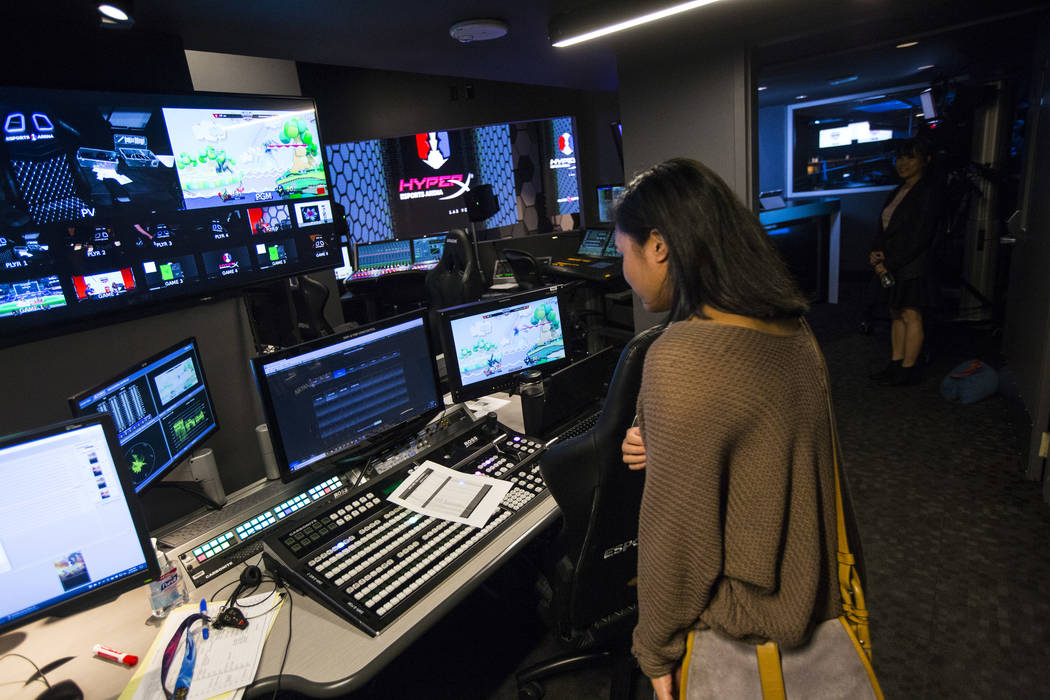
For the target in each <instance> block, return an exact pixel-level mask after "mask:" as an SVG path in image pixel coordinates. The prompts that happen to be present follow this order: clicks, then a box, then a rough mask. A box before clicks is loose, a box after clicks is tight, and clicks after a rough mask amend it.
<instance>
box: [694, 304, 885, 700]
mask: <svg viewBox="0 0 1050 700" xmlns="http://www.w3.org/2000/svg"><path fill="white" fill-rule="evenodd" d="M802 323H803V325H804V326H805V329H806V330H807V331H808V332H809V333H810V337H811V338H812V339H813V346H814V348H815V349H816V351H817V357H819V358H820V363H821V366H822V367H823V370H824V385H825V387H830V386H831V384H830V381H829V380H828V373H827V366H826V365H825V364H824V356H823V355H822V354H821V352H820V347H819V346H818V345H817V341H816V338H815V337H814V336H813V332H812V330H810V328H809V325H808V324H807V323H806V322H805V320H804V319H803V321H802ZM827 404H828V417H829V419H830V424H831V452H832V460H833V463H834V470H835V511H836V513H835V518H836V521H837V523H838V554H837V559H838V579H839V590H840V592H841V593H842V615H840V616H839V617H837V618H834V619H831V620H825V621H824V622H822V623H820V624H819V625H817V626H816V628H815V629H814V630H813V635H812V637H810V640H809V642H808V643H807V644H805V645H804V646H801V647H798V648H797V649H781V648H780V647H779V645H777V644H776V642H766V643H765V644H758V645H755V644H748V643H746V642H742V641H739V640H736V639H732V638H730V637H726V636H725V635H723V634H721V633H720V632H718V631H717V630H713V629H706V630H692V631H691V632H690V633H689V636H688V638H687V640H686V652H685V658H684V659H683V660H682V678H681V684H680V687H681V690H680V694H679V697H680V698H681V700H713V699H715V698H759V697H760V698H763V699H764V700H783V699H784V698H805V699H806V700H825V699H827V700H831V699H832V698H849V699H850V700H854V699H858V700H859V699H861V698H869V699H873V700H883V695H882V689H881V688H880V687H879V681H878V679H877V678H876V677H875V671H874V669H873V668H872V666H871V636H870V634H869V632H868V609H867V605H866V604H865V602H864V591H863V590H862V589H861V582H860V576H859V575H858V573H857V569H856V561H855V560H854V558H853V555H852V554H851V553H850V548H849V540H848V538H847V536H846V517H845V513H844V512H843V506H842V486H841V483H840V479H839V440H838V430H837V428H836V427H835V413H834V411H833V410H832V406H831V392H830V388H829V389H828V393H827Z"/></svg>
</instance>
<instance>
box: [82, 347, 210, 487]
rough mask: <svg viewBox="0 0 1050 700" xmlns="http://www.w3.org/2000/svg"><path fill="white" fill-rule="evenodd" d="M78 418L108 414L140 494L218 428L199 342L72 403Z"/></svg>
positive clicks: (154, 359)
mask: <svg viewBox="0 0 1050 700" xmlns="http://www.w3.org/2000/svg"><path fill="white" fill-rule="evenodd" d="M69 405H70V408H71V409H72V411H73V415H74V416H81V415H85V414H89V413H108V414H110V415H111V416H113V421H114V423H115V424H116V427H117V439H118V441H119V442H120V447H121V449H122V450H123V452H124V455H125V456H126V458H127V464H128V470H129V477H130V481H131V484H132V486H134V488H135V491H136V492H138V491H141V490H143V489H144V488H146V487H147V486H149V485H150V484H151V483H154V482H156V481H157V480H159V479H160V478H162V477H163V476H164V475H165V474H167V473H168V472H170V471H171V470H172V469H173V468H174V467H175V466H177V465H178V464H179V462H181V461H182V460H183V459H185V458H187V457H189V455H190V452H191V451H192V450H193V449H194V448H195V447H197V446H198V445H200V444H201V442H203V441H204V440H205V439H207V438H208V437H210V436H211V435H212V434H213V433H214V432H215V431H216V430H218V429H219V423H218V420H217V418H216V416H215V408H214V406H213V405H212V401H211V397H210V396H209V395H208V385H207V382H206V381H205V379H204V366H203V365H202V364H201V358H200V352H199V351H198V349H197V342H196V340H195V339H194V338H187V339H186V340H183V341H182V342H179V343H176V344H175V345H173V346H171V347H169V348H167V349H166V350H162V351H161V352H159V353H157V354H156V355H154V356H152V357H150V358H148V359H146V360H143V361H141V362H139V363H137V364H135V365H133V366H132V367H129V368H127V369H126V370H124V371H122V372H120V373H119V374H117V375H116V376H115V377H112V378H110V379H108V380H106V381H105V382H103V383H102V384H100V385H98V386H97V387H95V388H93V389H89V390H87V391H83V392H81V393H79V394H77V395H76V396H73V397H72V398H70V400H69Z"/></svg>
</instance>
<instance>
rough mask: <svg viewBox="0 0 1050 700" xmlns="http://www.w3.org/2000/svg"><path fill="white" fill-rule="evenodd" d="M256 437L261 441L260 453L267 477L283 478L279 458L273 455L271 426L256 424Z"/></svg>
mask: <svg viewBox="0 0 1050 700" xmlns="http://www.w3.org/2000/svg"><path fill="white" fill-rule="evenodd" d="M255 439H256V440H258V441H259V453H260V454H261V455H262V461H263V469H265V470H266V478H267V479H270V480H271V481H272V480H274V479H280V478H281V471H280V469H278V468H277V459H276V458H275V457H274V456H273V443H272V442H271V441H270V428H269V427H268V426H267V425H266V423H261V424H259V425H257V426H255Z"/></svg>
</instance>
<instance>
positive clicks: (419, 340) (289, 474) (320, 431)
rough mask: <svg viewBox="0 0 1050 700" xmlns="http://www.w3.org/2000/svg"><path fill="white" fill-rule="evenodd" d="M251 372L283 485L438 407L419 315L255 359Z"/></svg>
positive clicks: (368, 446)
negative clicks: (256, 385) (308, 469)
mask: <svg viewBox="0 0 1050 700" xmlns="http://www.w3.org/2000/svg"><path fill="white" fill-rule="evenodd" d="M252 370H253V372H254V374H255V380H256V383H257V384H258V387H259V394H260V396H261V398H262V404H263V411H264V412H265V414H266V422H267V424H268V425H269V429H270V437H271V439H272V442H273V451H274V456H275V457H276V459H277V464H278V467H279V468H280V470H281V475H282V478H283V479H284V480H285V481H288V480H290V479H292V478H294V477H296V476H298V475H299V474H302V473H305V470H307V467H311V468H314V469H320V468H322V467H325V466H329V465H330V464H331V463H334V462H336V461H337V460H339V459H343V458H347V457H350V456H353V455H354V454H360V453H362V452H366V451H368V450H370V449H378V447H377V446H378V445H380V444H382V442H383V441H384V440H385V439H387V438H391V437H393V436H395V435H398V434H400V431H401V429H402V428H406V427H408V426H411V425H414V424H415V423H416V422H417V421H422V420H425V419H427V418H429V417H431V416H433V415H436V413H437V412H438V411H439V410H440V409H441V408H442V401H441V393H440V392H439V391H438V380H437V369H436V367H435V364H434V356H433V353H432V352H431V350H430V342H429V341H428V339H427V329H426V324H425V322H424V315H423V312H422V311H418V312H414V313H411V314H405V315H402V316H396V317H394V318H391V319H386V320H383V321H379V322H377V323H374V324H371V325H368V326H363V327H359V328H355V329H353V330H352V331H348V332H345V333H339V334H335V335H330V336H326V337H324V338H322V339H320V340H317V341H313V342H310V343H305V344H303V345H299V346H296V347H293V348H288V349H287V350H283V351H280V352H277V353H274V354H272V355H266V356H263V357H256V358H254V359H253V360H252Z"/></svg>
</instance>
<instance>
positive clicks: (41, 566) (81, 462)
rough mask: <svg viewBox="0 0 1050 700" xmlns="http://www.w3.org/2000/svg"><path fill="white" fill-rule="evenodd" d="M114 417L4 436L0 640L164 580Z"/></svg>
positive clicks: (0, 446)
mask: <svg viewBox="0 0 1050 700" xmlns="http://www.w3.org/2000/svg"><path fill="white" fill-rule="evenodd" d="M129 474H130V472H129V471H128V469H127V465H126V464H125V462H124V455H123V453H122V452H121V449H120V444H119V443H118V442H117V436H116V431H115V430H114V427H113V419H112V417H110V416H105V415H92V416H87V417H85V418H83V419H77V420H71V421H65V422H63V423H58V424H55V425H51V426H48V427H46V428H40V429H38V430H33V431H30V432H26V433H21V434H18V435H12V436H9V437H5V438H0V479H3V482H4V485H5V489H6V493H7V497H5V498H4V504H3V506H0V532H3V538H0V590H2V591H3V592H4V594H3V595H2V596H0V633H2V632H5V631H7V630H8V629H10V628H13V627H17V626H19V625H22V624H24V623H27V622H30V621H32V620H35V619H37V618H40V617H44V616H46V615H67V614H72V613H76V612H80V611H82V610H86V609H88V608H90V607H91V606H93V605H97V604H99V603H102V602H105V601H106V600H108V599H109V598H113V597H115V596H117V595H120V594H121V593H124V592H125V591H129V590H131V589H132V588H137V587H139V586H141V585H143V584H144V583H146V582H148V581H150V580H152V579H154V578H156V577H157V576H159V575H160V572H159V571H158V569H157V558H156V556H155V555H154V554H153V547H152V546H151V545H150V542H149V531H148V530H147V529H146V526H145V524H144V522H143V519H142V516H141V514H140V513H139V510H138V502H137V499H136V498H135V497H134V490H133V489H132V485H131V479H130V478H129Z"/></svg>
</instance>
